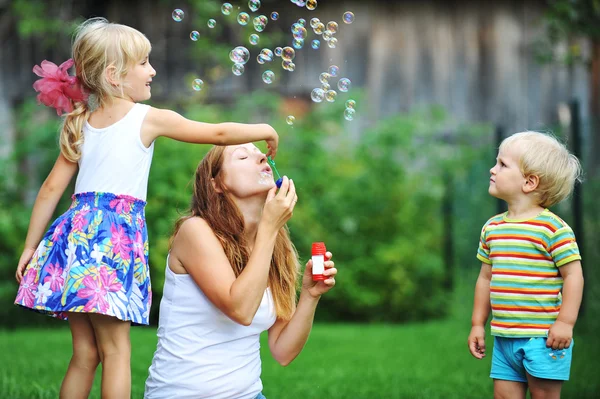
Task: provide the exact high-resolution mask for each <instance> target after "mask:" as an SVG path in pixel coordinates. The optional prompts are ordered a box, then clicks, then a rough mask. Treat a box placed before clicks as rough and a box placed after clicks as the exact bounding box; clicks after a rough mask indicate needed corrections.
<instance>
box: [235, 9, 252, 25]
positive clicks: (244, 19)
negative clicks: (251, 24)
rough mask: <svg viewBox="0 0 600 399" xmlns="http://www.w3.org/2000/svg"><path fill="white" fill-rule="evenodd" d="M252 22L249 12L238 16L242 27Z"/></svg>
mask: <svg viewBox="0 0 600 399" xmlns="http://www.w3.org/2000/svg"><path fill="white" fill-rule="evenodd" d="M249 20H250V15H248V13H247V12H241V13H239V14H238V16H237V21H238V24H240V25H248V21H249Z"/></svg>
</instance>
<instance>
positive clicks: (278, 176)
mask: <svg viewBox="0 0 600 399" xmlns="http://www.w3.org/2000/svg"><path fill="white" fill-rule="evenodd" d="M267 162H268V163H269V165H270V166H271V169H273V171H274V172H275V174H276V175H277V181H276V182H275V185H276V186H277V187H278V188H281V183H283V179H282V178H281V175H280V174H279V172H278V171H277V168H276V167H275V161H273V159H272V158H271V157H267Z"/></svg>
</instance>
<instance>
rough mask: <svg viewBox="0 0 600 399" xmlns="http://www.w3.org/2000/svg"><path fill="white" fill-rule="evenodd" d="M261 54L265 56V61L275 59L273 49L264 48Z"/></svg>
mask: <svg viewBox="0 0 600 399" xmlns="http://www.w3.org/2000/svg"><path fill="white" fill-rule="evenodd" d="M260 54H262V55H263V57H264V58H265V61H269V62H271V61H273V52H272V51H271V49H268V48H264V49H262V50H260Z"/></svg>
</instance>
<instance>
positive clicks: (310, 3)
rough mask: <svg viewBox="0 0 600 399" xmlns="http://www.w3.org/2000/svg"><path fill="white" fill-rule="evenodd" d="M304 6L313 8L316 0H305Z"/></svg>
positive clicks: (315, 6)
mask: <svg viewBox="0 0 600 399" xmlns="http://www.w3.org/2000/svg"><path fill="white" fill-rule="evenodd" d="M306 8H308V9H309V10H314V9H315V8H317V0H307V1H306Z"/></svg>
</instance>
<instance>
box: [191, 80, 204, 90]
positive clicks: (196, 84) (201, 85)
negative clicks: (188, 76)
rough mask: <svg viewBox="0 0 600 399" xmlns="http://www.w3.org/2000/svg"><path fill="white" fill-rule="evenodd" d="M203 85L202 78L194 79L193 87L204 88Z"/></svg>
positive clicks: (196, 88) (195, 88)
mask: <svg viewBox="0 0 600 399" xmlns="http://www.w3.org/2000/svg"><path fill="white" fill-rule="evenodd" d="M203 87H204V82H203V81H202V79H194V81H193V82H192V88H193V89H194V90H196V91H200V90H202V88H203Z"/></svg>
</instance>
